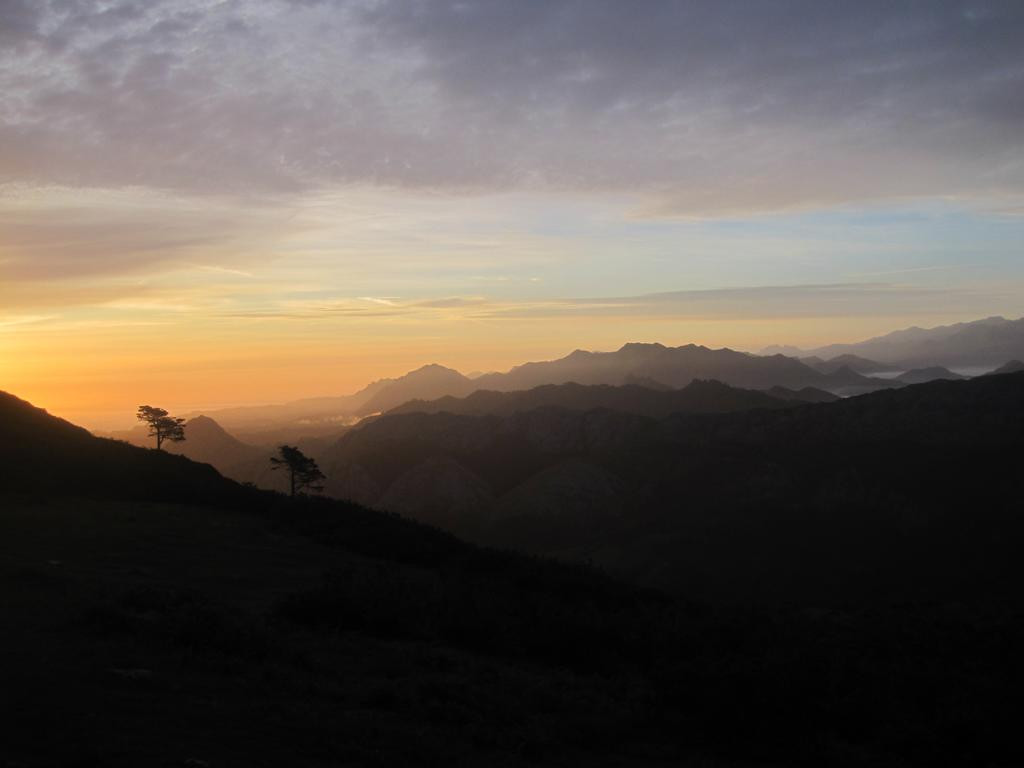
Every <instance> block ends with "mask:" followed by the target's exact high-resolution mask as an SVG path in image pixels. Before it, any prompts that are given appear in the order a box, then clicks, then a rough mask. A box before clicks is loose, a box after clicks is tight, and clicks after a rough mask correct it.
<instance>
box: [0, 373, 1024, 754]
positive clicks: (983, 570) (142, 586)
mask: <svg viewBox="0 0 1024 768" xmlns="http://www.w3.org/2000/svg"><path fill="white" fill-rule="evenodd" d="M1022 416H1024V379H1022V378H1021V376H1019V375H1009V376H993V377H986V378H985V379H979V380H976V381H971V382H936V383H933V384H927V385H922V386H919V387H912V388H906V389H901V390H896V391H887V392H883V393H879V394H876V395H871V396H866V397H862V398H856V399H853V400H847V401H843V402H840V403H831V404H821V405H810V406H801V407H797V408H788V409H779V410H756V411H746V412H740V413H732V414H714V415H700V414H697V415H693V414H690V415H682V416H677V417H671V418H669V419H665V420H653V419H645V418H643V417H639V416H625V415H620V422H615V423H621V424H622V425H625V427H628V428H623V429H621V430H617V429H611V431H606V432H603V433H600V435H599V437H600V439H599V440H597V441H596V442H592V443H586V444H585V445H587V446H588V450H589V451H590V452H591V453H590V454H588V455H589V456H590V458H591V460H595V461H597V460H600V461H602V462H603V461H607V462H609V465H608V466H614V467H615V468H616V471H617V472H620V473H621V474H622V475H623V476H624V477H627V478H629V477H633V478H644V479H646V481H647V482H648V483H654V485H652V486H649V487H648V486H645V485H642V484H638V485H636V486H633V487H634V489H635V490H636V492H637V494H638V495H637V497H636V499H635V501H634V503H633V504H632V505H631V506H630V507H629V508H628V509H627V510H625V513H624V515H623V516H631V517H632V516H635V517H636V518H637V519H638V520H642V521H643V522H644V527H645V528H646V534H644V535H646V537H647V539H648V542H647V544H646V548H645V550H644V551H645V552H646V555H645V557H646V558H647V561H648V562H649V563H650V564H651V567H652V568H653V567H656V566H657V565H658V564H660V563H663V564H667V565H666V567H668V568H669V569H670V571H671V572H672V578H671V580H670V581H671V583H672V585H673V588H672V589H671V590H669V591H654V590H649V589H645V588H642V587H636V586H630V585H628V584H626V583H624V582H621V581H619V580H617V579H616V578H613V577H611V576H609V575H606V574H605V573H603V572H601V571H599V570H595V569H594V568H592V567H590V566H588V565H586V564H569V563H565V564H562V563H557V562H553V561H549V560H544V559H536V558H533V557H528V556H525V555H519V554H513V553H510V552H503V551H498V550H493V549H486V548H480V547H477V546H472V545H469V544H466V543H463V542H462V541H460V540H458V539H456V538H455V537H453V536H451V535H450V534H447V533H444V532H441V531H439V530H436V529H432V528H428V527H425V526H423V525H420V524H417V523H415V522H411V521H408V520H403V519H400V518H398V517H396V516H393V515H387V514H382V513H378V512H374V511H371V510H368V509H365V508H362V507H359V506H356V505H353V504H346V503H343V502H337V501H331V500H325V499H316V498H300V499H297V500H294V501H293V500H289V499H287V498H285V497H284V496H282V495H279V494H273V493H268V492H263V491H257V490H255V489H252V488H245V487H242V486H239V485H237V484H235V483H232V482H230V481H227V480H224V479H223V478H221V477H220V476H219V475H217V474H216V472H214V471H213V470H212V469H211V468H209V467H206V466H203V465H197V464H195V463H193V462H190V461H188V460H187V459H184V458H182V457H178V456H173V455H167V454H166V453H163V452H156V451H144V450H141V449H138V448H133V447H131V446H127V445H125V444H122V443H118V442H115V441H108V440H99V439H96V438H93V437H91V436H90V435H88V434H87V433H85V431H84V430H80V429H78V428H76V427H74V426H72V425H70V424H67V423H66V422H61V421H60V420H57V419H53V418H52V417H50V416H48V415H46V414H45V413H43V412H41V411H38V410H36V409H33V408H31V407H30V406H28V405H27V404H26V403H23V402H21V401H18V400H17V399H15V398H12V397H10V396H6V395H0V466H2V467H3V468H4V475H3V487H2V491H0V510H2V512H0V526H2V529H3V530H2V532H0V578H2V585H3V586H2V590H0V596H2V598H3V600H4V605H5V610H4V612H3V615H2V618H0V622H2V623H0V633H2V634H0V640H2V647H3V651H4V653H3V655H2V656H0V674H2V679H0V685H2V687H3V691H4V696H3V697H0V701H2V704H0V706H2V709H0V718H2V722H4V724H5V726H7V727H8V731H9V734H10V736H9V737H8V738H7V739H6V740H5V742H4V745H3V748H4V749H5V750H6V754H4V758H5V759H7V760H9V761H15V763H14V764H22V765H33V766H35V765H93V766H135V765H193V766H195V765H202V764H204V763H205V764H208V765H211V766H222V765H223V766H253V765H256V766H258V765H267V766H270V765H282V764H288V765H438V766H440V765H445V766H448V765H529V764H554V765H567V766H569V765H580V764H590V765H643V764H649V765H669V764H680V763H682V764H688V763H690V762H692V763H694V764H701V765H754V764H756V765H765V764H777V765H795V764H796V765H799V764H803V765H815V766H818V765H850V766H854V765H857V766H859V765H894V766H895V765H950V766H953V765H956V766H961V765H1013V764H1019V763H1020V762H1021V760H1022V759H1024V752H1022V746H1021V743H1020V740H1019V738H1018V736H1017V734H1016V728H1015V726H1016V722H1015V721H1016V712H1017V711H1019V709H1020V705H1021V703H1022V702H1021V698H1022V693H1021V691H1022V690H1024V689H1022V686H1021V683H1022V682H1024V680H1022V671H1024V670H1022V667H1021V663H1020V660H1019V648H1020V646H1021V642H1022V641H1024V612H1022V609H1024V606H1022V604H1021V598H1020V596H1019V594H1018V590H1017V584H1019V583H1020V582H1021V578H1020V577H1021V576H1022V574H1021V573H1020V571H1021V567H1022V566H1021V564H1020V559H1019V557H1018V552H1019V547H1020V542H1021V540H1022V536H1021V533H1022V532H1024V526H1022V523H1021V522H1020V520H1019V507H1020V504H1019V496H1020V492H1021V486H1020V480H1019V467H1018V464H1019V456H1020V455H1021V454H1020V448H1021V445H1020V443H1021V441H1022V434H1024V433H1022V430H1021V426H1024V420H1022ZM438 417H441V418H454V417H451V416H447V415H445V414H438V415H406V416H401V417H395V418H400V419H404V420H417V419H418V420H420V422H419V423H420V424H429V423H431V422H430V420H431V419H434V420H438ZM584 417H587V414H576V415H575V416H570V417H568V418H570V423H583V422H573V421H571V420H572V419H583V418H584ZM387 418H388V419H390V418H391V417H387ZM458 418H460V419H470V422H466V423H469V424H472V423H473V420H475V419H478V418H480V417H458ZM486 418H492V419H494V418H499V417H486ZM537 418H541V419H542V420H545V423H547V422H546V419H547V414H545V413H543V412H542V414H541V416H540V417H537ZM559 418H563V419H564V418H566V417H565V416H564V414H563V415H562V416H560V417H559ZM589 418H593V416H590V417H589ZM600 418H608V417H607V414H605V415H604V416H601V417H600ZM386 422H387V419H381V420H379V421H378V422H375V423H374V424H371V425H367V426H368V427H370V426H375V427H376V426H377V425H378V424H381V423H386ZM438 423H441V422H440V421H438ZM493 423H498V422H492V425H493ZM449 426H450V425H449ZM377 428H378V429H381V427H377ZM446 429H447V427H446ZM467 429H468V431H467V432H465V433H463V437H465V436H466V435H470V436H472V435H475V434H477V432H476V431H475V428H467ZM360 431H362V430H360ZM570 433H571V430H570ZM570 433H567V434H570ZM577 434H579V433H577ZM583 434H585V433H583ZM574 439H576V438H574ZM555 444H556V445H557V443H555ZM562 444H563V445H568V444H571V441H570V442H569V443H566V442H563V443H562ZM577 444H578V445H579V443H577ZM522 447H523V445H518V446H516V445H512V444H506V445H505V449H504V450H506V451H507V454H506V455H507V456H509V457H511V456H513V455H514V453H515V451H513V448H522ZM527 447H528V446H527ZM533 455H542V452H541V453H538V452H536V451H535V450H534V451H533ZM527 456H529V453H528V454H527ZM595 457H596V458H595ZM507 471H509V472H512V473H514V472H515V471H518V470H516V469H515V468H514V467H512V468H510V469H508V470H507ZM630 473H632V474H630ZM658 478H660V480H658ZM648 505H649V506H650V508H649V509H648V508H647V507H648ZM528 530H529V529H528ZM532 530H534V531H536V530H538V529H532ZM624 534H628V535H624ZM642 534H643V531H642V530H641V526H639V525H637V526H636V527H629V526H627V527H626V528H625V529H623V528H620V529H618V532H617V534H616V536H615V537H609V538H608V539H607V540H606V543H605V544H604V545H602V546H604V547H608V544H607V542H611V541H624V542H626V543H630V545H632V543H635V539H636V537H640V536H641V535H642ZM509 535H510V536H511V535H512V533H511V532H509ZM530 535H533V534H532V533H531V534H530ZM631 537H633V538H631ZM527 543H529V539H528V537H527ZM627 550H628V547H627V546H622V547H621V548H620V549H619V550H618V551H619V552H620V555H617V557H624V555H622V554H621V553H622V552H625V551H627ZM594 554H599V548H596V547H595V549H594ZM611 559H614V558H611ZM608 567H609V569H611V568H612V564H611V563H610V564H609V566H608ZM673 569H674V570H673ZM619 570H623V571H628V570H629V568H628V567H625V568H620V569H619ZM687 571H689V572H690V574H691V576H690V577H689V578H687V577H686V573H687ZM638 575H639V576H641V577H644V578H647V579H648V580H654V581H656V580H658V579H656V578H652V577H653V576H656V575H657V574H651V573H647V574H638Z"/></svg>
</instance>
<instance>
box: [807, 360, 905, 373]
mask: <svg viewBox="0 0 1024 768" xmlns="http://www.w3.org/2000/svg"><path fill="white" fill-rule="evenodd" d="M800 362H801V363H804V364H805V365H809V366H810V367H811V368H813V369H814V370H816V371H818V372H819V373H825V374H829V373H835V372H836V371H838V370H839V369H840V368H848V369H850V370H851V371H853V372H854V373H860V374H863V375H865V376H869V375H871V374H872V373H885V372H887V371H891V370H893V367H892V366H891V365H887V364H885V363H878V362H875V361H874V360H868V359H867V358H865V357H858V356H857V355H837V356H836V357H833V358H831V359H829V360H822V359H821V358H820V357H817V356H811V357H801V358H800Z"/></svg>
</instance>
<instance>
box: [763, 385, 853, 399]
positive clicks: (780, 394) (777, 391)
mask: <svg viewBox="0 0 1024 768" xmlns="http://www.w3.org/2000/svg"><path fill="white" fill-rule="evenodd" d="M765 392H766V394H769V395H771V396H772V397H775V398H778V399H779V400H790V401H796V402H799V403H834V402H835V401H836V400H838V399H839V395H833V394H832V393H831V392H826V391H825V390H824V389H818V388H817V387H804V388H803V389H797V390H793V389H786V388H785V387H772V388H771V389H768V390H765Z"/></svg>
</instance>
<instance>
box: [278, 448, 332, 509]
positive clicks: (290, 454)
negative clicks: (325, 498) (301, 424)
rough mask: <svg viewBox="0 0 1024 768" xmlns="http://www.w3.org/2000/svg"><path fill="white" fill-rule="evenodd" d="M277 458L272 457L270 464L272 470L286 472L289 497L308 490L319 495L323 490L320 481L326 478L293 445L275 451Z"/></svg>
mask: <svg viewBox="0 0 1024 768" xmlns="http://www.w3.org/2000/svg"><path fill="white" fill-rule="evenodd" d="M277 452H278V454H279V455H278V456H272V457H271V458H270V463H271V464H272V465H273V466H271V469H272V470H276V469H286V470H288V484H289V487H290V488H291V495H292V496H293V497H294V496H295V494H297V493H302V492H303V491H304V490H306V489H308V490H311V491H315V492H317V493H319V492H320V491H322V490H323V489H324V486H323V483H321V482H320V481H321V480H324V479H325V478H326V476H325V475H324V473H323V472H321V471H320V467H318V466H317V465H316V462H315V461H314V460H313V459H311V458H309V457H308V456H307V455H306V454H304V453H303V452H302V451H300V450H299V449H298V448H296V447H295V446H293V445H282V446H279V447H278V449H277Z"/></svg>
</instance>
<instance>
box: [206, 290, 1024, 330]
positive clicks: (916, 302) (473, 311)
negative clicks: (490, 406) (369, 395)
mask: <svg viewBox="0 0 1024 768" xmlns="http://www.w3.org/2000/svg"><path fill="white" fill-rule="evenodd" d="M1004 288H1005V290H1003V291H1000V290H999V289H991V290H987V291H983V290H978V289H977V288H973V289H968V288H925V287H915V286H907V285H900V284H895V283H881V282H877V283H863V282H861V283H837V284H829V285H788V286H787V285H783V286H760V287H739V288H727V289H715V290H695V291H671V292H665V293H652V294H644V295H639V296H607V297H595V298H582V297H569V298H553V299H546V300H525V299H518V300H517V299H493V298H490V299H489V298H486V297H481V296H471V297H457V296H455V297H449V298H446V299H422V300H406V301H399V300H388V301H387V302H386V303H376V302H374V303H372V304H371V306H367V303H368V302H370V301H371V300H370V299H369V298H368V297H362V298H358V299H345V298H338V299H322V298H315V299H290V300H286V301H271V302H270V303H268V304H266V305H264V306H262V307H259V308H254V309H249V310H242V311H230V312H227V313H224V315H223V316H226V317H232V318H250V319H259V320H265V319H291V320H308V321H318V322H323V321H330V320H331V319H333V318H338V317H346V318H380V317H390V318H394V317H405V318H408V319H412V320H415V321H417V322H431V321H451V320H456V321H460V322H464V321H467V320H472V321H488V322H493V323H502V322H505V321H511V322H518V321H521V320H553V321H556V320H561V319H567V318H577V319H586V318H621V319H643V318H647V319H674V320H681V321H682V320H716V319H718V320H729V321H737V322H743V321H746V322H755V321H758V320H776V319H797V318H803V319H809V318H843V317H872V316H875V315H879V316H886V315H888V316H904V317H909V316H913V315H923V316H933V315H934V314H935V308H936V306H942V307H944V308H945V310H946V311H947V312H950V313H966V314H970V313H972V312H984V311H985V307H986V306H989V305H990V304H991V303H992V302H993V301H1004V302H1005V301H1007V299H1008V297H1010V298H1012V297H1013V296H1014V295H1015V294H1014V291H1017V292H1018V293H1019V288H1020V286H1016V287H1014V286H1006V287H1004Z"/></svg>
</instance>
